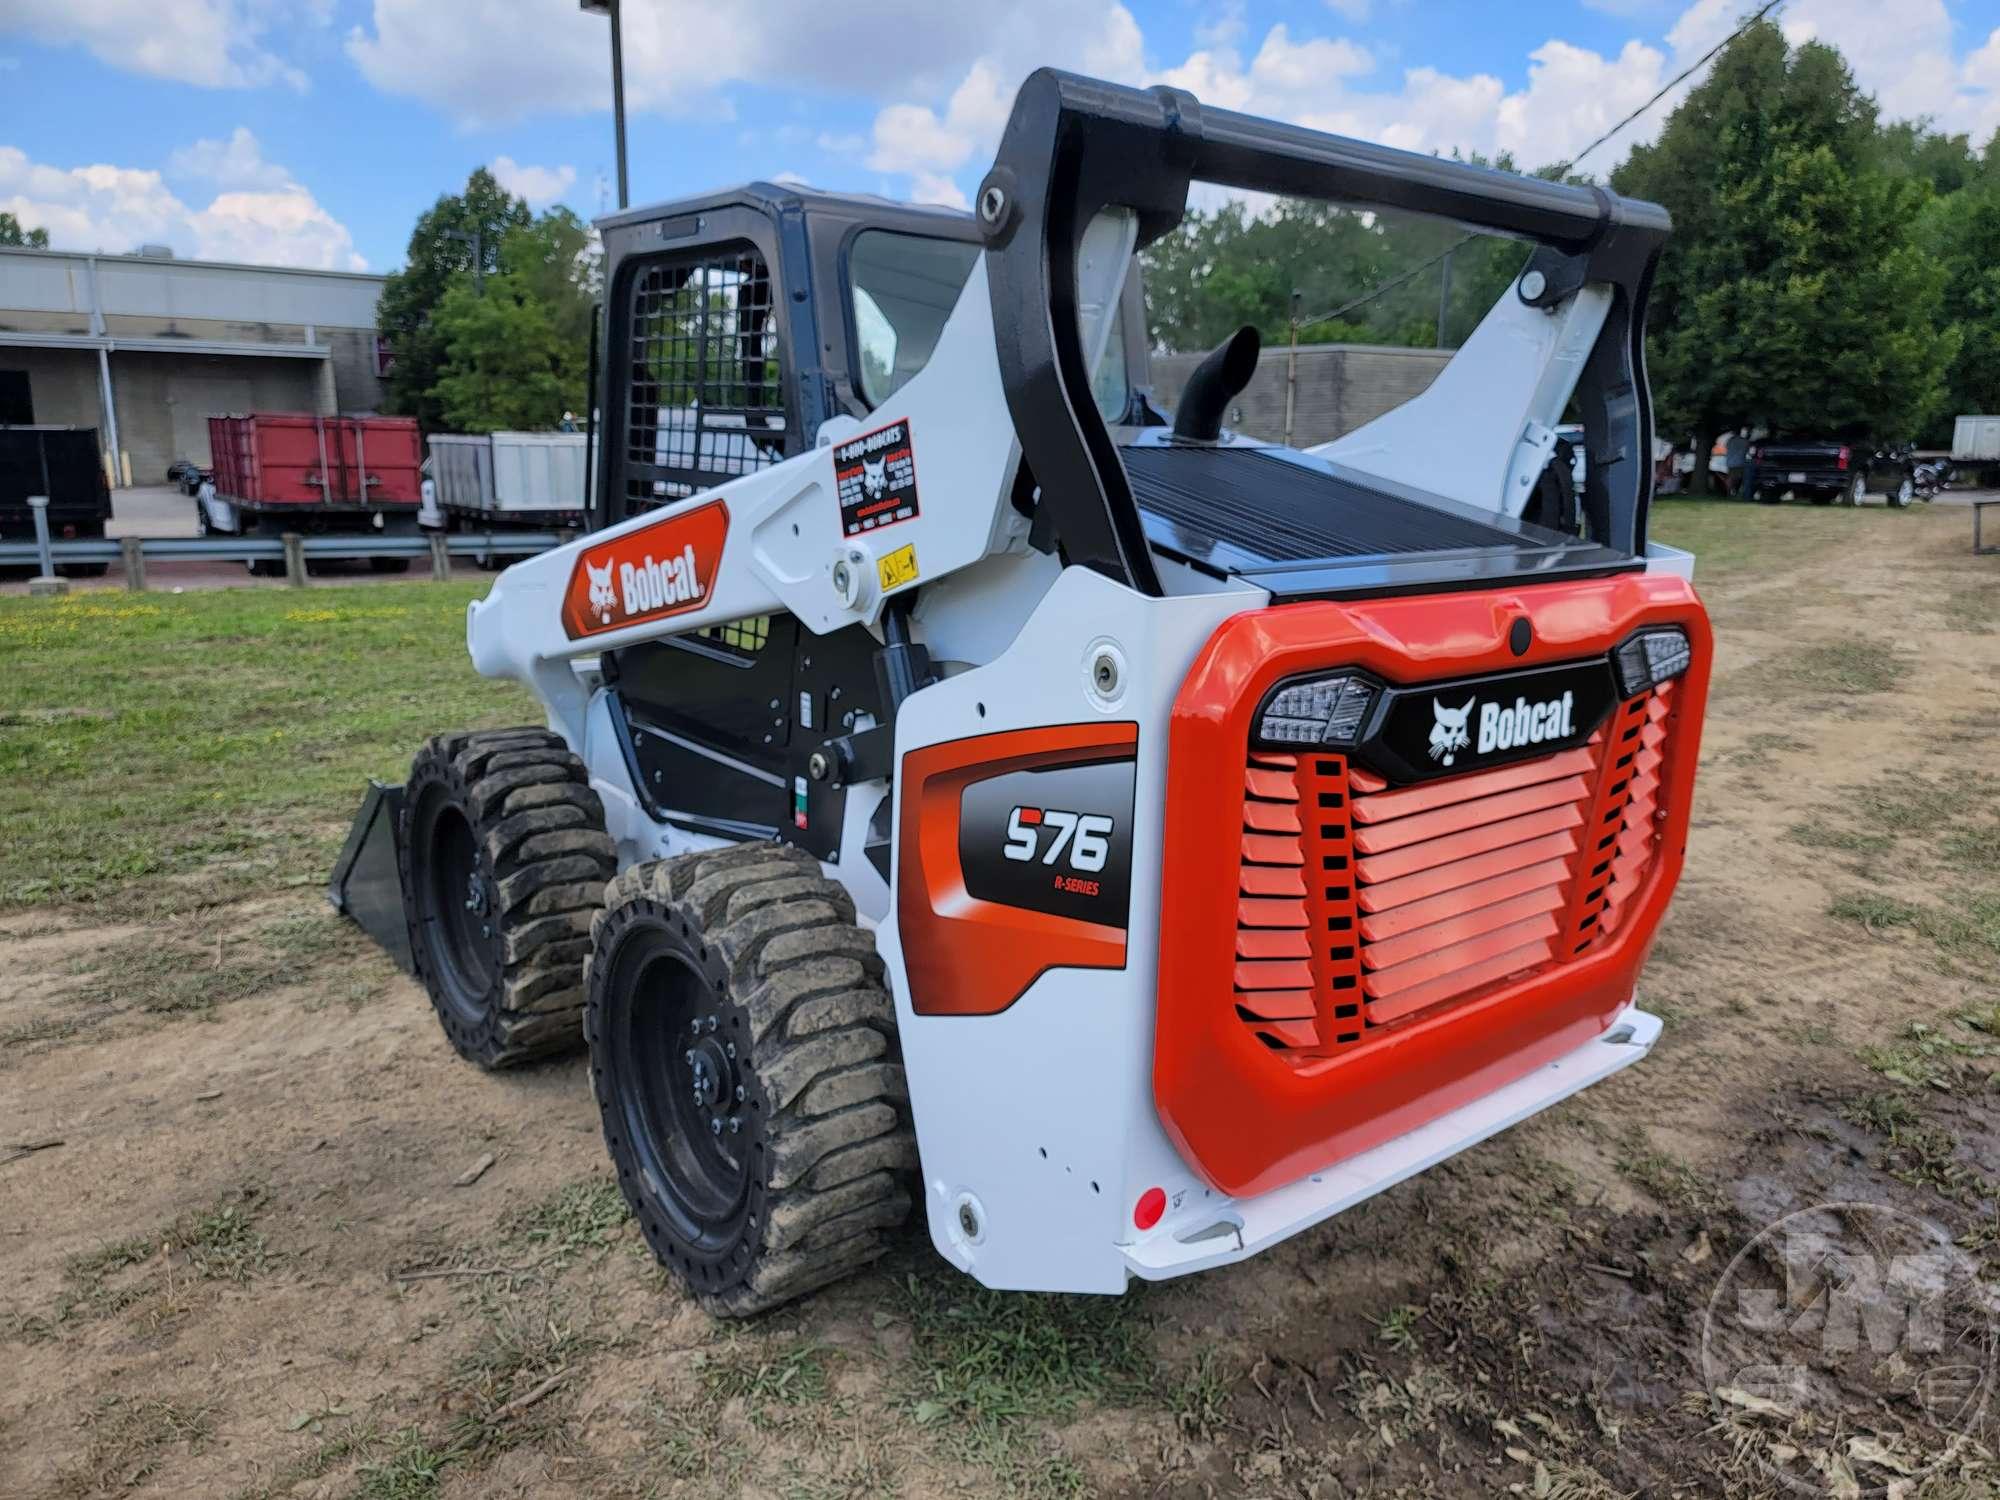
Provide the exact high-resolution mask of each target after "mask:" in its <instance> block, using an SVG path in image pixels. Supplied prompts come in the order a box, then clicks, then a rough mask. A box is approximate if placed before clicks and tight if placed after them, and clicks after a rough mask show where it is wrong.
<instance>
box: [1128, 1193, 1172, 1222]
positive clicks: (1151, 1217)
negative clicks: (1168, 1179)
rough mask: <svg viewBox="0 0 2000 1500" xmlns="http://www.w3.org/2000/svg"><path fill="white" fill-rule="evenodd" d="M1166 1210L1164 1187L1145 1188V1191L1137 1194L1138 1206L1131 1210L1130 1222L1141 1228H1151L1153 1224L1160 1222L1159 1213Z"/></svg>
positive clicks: (1161, 1213)
mask: <svg viewBox="0 0 2000 1500" xmlns="http://www.w3.org/2000/svg"><path fill="white" fill-rule="evenodd" d="M1166 1211H1167V1192H1166V1189H1165V1188H1147V1189H1146V1191H1145V1192H1143V1193H1141V1194H1140V1195H1139V1202H1138V1206H1137V1207H1135V1208H1134V1209H1133V1210H1132V1222H1133V1223H1134V1224H1136V1225H1138V1226H1139V1227H1140V1228H1141V1229H1151V1228H1152V1227H1153V1226H1154V1225H1155V1224H1157V1223H1159V1222H1160V1217H1161V1215H1163V1214H1164V1213H1166Z"/></svg>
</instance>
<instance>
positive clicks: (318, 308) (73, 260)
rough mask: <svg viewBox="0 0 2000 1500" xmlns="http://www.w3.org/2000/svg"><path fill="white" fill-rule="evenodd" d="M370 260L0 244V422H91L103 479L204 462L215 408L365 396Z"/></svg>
mask: <svg viewBox="0 0 2000 1500" xmlns="http://www.w3.org/2000/svg"><path fill="white" fill-rule="evenodd" d="M382 281H383V278H382V277H380V276H366V275H357V274H354V273H352V272H346V271H294V270H288V269H284V268H280V267H276V266H238V265H225V264H220V263H216V262H210V261H191V260H175V259H173V258H171V257H169V256H166V255H164V254H162V255H79V254H73V253H71V252H67V251H59V250H20V249H11V248H7V249H0V422H44V423H56V424H66V425H72V426H79V427H95V428H96V429H97V432H98V441H99V442H100V444H101V445H102V446H103V450H104V456H105V465H106V471H107V472H108V473H109V474H110V476H111V482H112V483H113V484H114V485H126V484H158V483H160V482H161V481H163V480H164V479H165V478H166V471H167V465H168V464H170V463H172V462H174V461H175V460H176V459H183V458H185V459H192V460H193V461H195V462H196V463H200V464H206V463H207V462H208V461H209V453H208V418H209V417H210V416H213V415H220V414H223V413H227V412H243V411H310V412H321V413H328V414H330V413H333V412H336V411H340V412H372V411H376V410H378V409H379V408H380V407H381V404H382V381H381V376H380V372H379V367H378V358H377V340H376V335H375V304H376V302H377V301H378V300H379V299H380V297H381V295H382Z"/></svg>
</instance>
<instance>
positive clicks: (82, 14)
mask: <svg viewBox="0 0 2000 1500" xmlns="http://www.w3.org/2000/svg"><path fill="white" fill-rule="evenodd" d="M281 8H282V7H281V5H280V4H279V0H8V3H7V4H6V6H5V7H0V31H24V32H26V33H27V34H28V35H29V36H31V37H33V38H34V39H35V40H36V41H38V42H44V43H47V44H48V45H50V46H56V47H67V46H78V47H87V48H88V49H89V50H90V52H91V54H92V55H93V56H95V57H96V58H97V60H98V61H99V62H101V63H104V64H105V65H106V66H108V67H112V68H117V69H119V70H121V71H123V72H127V73H142V74H145V75H147V76H149V77H153V78H170V79H173V80H174V81H175V82H178V83H191V84H196V85H200V86H202V87H205V88H260V87H262V86H264V85H266V84H271V83H285V84H288V85H290V86H291V87H292V88H294V89H297V90H298V91H299V92H300V93H304V92H305V91H306V89H307V87H308V81H307V79H306V75H305V74H304V73H303V72H301V71H300V70H299V69H298V68H296V67H294V66H293V65H292V64H290V63H288V62H286V61H285V60H284V59H283V58H281V57H279V56H278V55H277V54H276V53H274V52H272V51H270V50H269V49H268V48H267V47H265V46H264V44H263V38H264V37H265V35H266V34H267V33H268V32H269V30H270V23H271V21H272V19H273V18H274V14H275V13H276V12H277V11H278V10H280V9H281Z"/></svg>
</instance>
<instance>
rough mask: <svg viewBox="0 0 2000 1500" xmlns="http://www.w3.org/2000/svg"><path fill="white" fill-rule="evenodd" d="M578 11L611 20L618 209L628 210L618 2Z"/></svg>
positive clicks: (582, 2)
mask: <svg viewBox="0 0 2000 1500" xmlns="http://www.w3.org/2000/svg"><path fill="white" fill-rule="evenodd" d="M577 8H578V9H579V10H583V11H587V12H588V13H589V14H591V15H593V16H608V17H609V18H610V20H611V120H612V128H613V129H614V130H615V131H616V132H617V134H618V206H619V207H620V208H626V207H629V206H630V204H631V190H630V184H629V182H628V180H627V178H626V175H625V35H624V27H623V26H622V24H621V23H620V18H619V14H618V12H619V8H620V7H619V0H577Z"/></svg>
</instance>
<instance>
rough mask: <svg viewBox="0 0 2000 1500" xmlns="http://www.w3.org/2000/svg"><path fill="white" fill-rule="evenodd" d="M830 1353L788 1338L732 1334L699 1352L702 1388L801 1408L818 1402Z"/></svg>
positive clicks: (728, 1397)
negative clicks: (716, 1346)
mask: <svg viewBox="0 0 2000 1500" xmlns="http://www.w3.org/2000/svg"><path fill="white" fill-rule="evenodd" d="M829 1354H830V1351H829V1350H827V1349H825V1348H823V1347H821V1346H820V1345H818V1344H814V1343H808V1342H805V1341H803V1340H797V1339H788V1340H783V1341H777V1342H774V1341H771V1340H765V1339H747V1338H740V1337H739V1338H737V1339H733V1340H731V1341H730V1342H729V1343H728V1344H725V1345H724V1346H723V1347H722V1348H720V1349H716V1350H711V1351H709V1352H708V1353H706V1354H704V1355H703V1356H701V1384H702V1389H703V1390H705V1391H706V1392H707V1393H708V1394H709V1395H710V1396H713V1397H714V1398H715V1399H716V1400H718V1401H739V1400H740V1401H742V1402H743V1403H744V1404H745V1405H746V1406H748V1407H751V1408H752V1409H753V1410H761V1409H762V1408H763V1407H765V1406H803V1405H807V1404H810V1403H813V1402H818V1401H823V1400H824V1399H826V1393H827V1369H826V1361H827V1359H828V1357H829Z"/></svg>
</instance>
